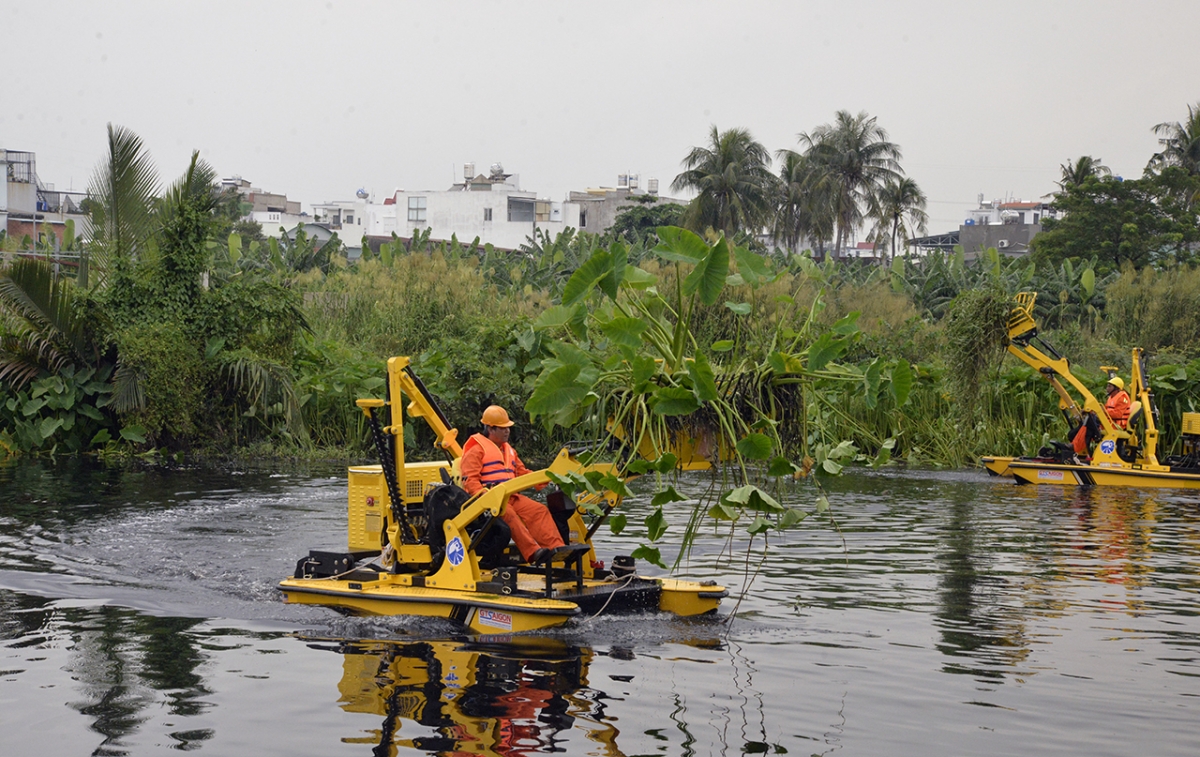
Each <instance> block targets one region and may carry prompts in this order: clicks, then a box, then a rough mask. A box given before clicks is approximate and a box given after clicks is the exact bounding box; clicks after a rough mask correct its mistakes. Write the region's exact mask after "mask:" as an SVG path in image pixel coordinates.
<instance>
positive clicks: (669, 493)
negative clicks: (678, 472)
mask: <svg viewBox="0 0 1200 757" xmlns="http://www.w3.org/2000/svg"><path fill="white" fill-rule="evenodd" d="M686 501H687V497H685V496H683V495H682V494H680V493H679V492H677V491H675V487H674V486H668V487H667V488H666V489H663V490H662V491H660V492H658V493H657V494H655V495H654V497H653V498H652V499H651V500H650V506H651V507H662V506H663V505H666V504H669V503H671V502H686Z"/></svg>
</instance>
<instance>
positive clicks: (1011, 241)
mask: <svg viewBox="0 0 1200 757" xmlns="http://www.w3.org/2000/svg"><path fill="white" fill-rule="evenodd" d="M1057 217H1058V212H1057V211H1056V210H1054V208H1052V207H1051V206H1050V204H1049V203H1046V202H1041V201H1034V202H1025V201H1022V200H985V199H983V195H982V194H981V195H979V206H978V207H976V208H973V209H971V210H969V211H967V217H966V219H965V220H963V222H962V225H960V226H959V227H958V230H957V231H951V232H947V233H945V234H935V235H932V236H928V237H918V238H916V239H910V240H908V243H909V244H910V245H911V246H913V247H915V248H917V249H918V250H922V251H931V250H941V251H943V252H949V251H951V250H953V249H954V247H955V246H956V245H958V246H961V247H962V249H963V253H964V257H965V259H966V260H974V259H976V258H978V257H979V256H980V255H981V254H982V253H983V252H984V251H985V250H987V249H988V248H990V247H995V248H996V251H997V252H999V253H1000V254H1001V255H1004V256H1007V257H1011V258H1015V257H1020V256H1022V255H1027V254H1029V243H1030V241H1032V240H1033V238H1034V237H1035V236H1037V235H1038V234H1039V233H1041V231H1042V221H1044V220H1045V219H1047V218H1057Z"/></svg>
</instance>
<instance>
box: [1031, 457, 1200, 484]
mask: <svg viewBox="0 0 1200 757" xmlns="http://www.w3.org/2000/svg"><path fill="white" fill-rule="evenodd" d="M1008 472H1009V473H1010V474H1011V475H1012V477H1013V478H1014V479H1016V481H1017V483H1018V484H1050V485H1052V486H1135V487H1140V488H1157V489H1200V474H1196V473H1174V472H1171V471H1169V470H1167V471H1154V470H1145V469H1138V468H1116V467H1105V466H1100V465H1063V464H1058V463H1039V462H1031V461H1023V460H1011V461H1010V462H1009V464H1008Z"/></svg>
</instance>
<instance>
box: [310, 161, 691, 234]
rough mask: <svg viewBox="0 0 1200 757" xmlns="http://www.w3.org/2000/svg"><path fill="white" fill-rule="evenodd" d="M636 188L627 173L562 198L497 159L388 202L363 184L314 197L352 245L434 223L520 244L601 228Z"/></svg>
mask: <svg viewBox="0 0 1200 757" xmlns="http://www.w3.org/2000/svg"><path fill="white" fill-rule="evenodd" d="M657 190H658V187H657V181H656V180H653V179H652V180H651V184H650V193H657ZM635 194H639V192H638V182H637V177H636V176H633V177H632V178H631V177H629V176H625V175H622V176H621V177H619V178H618V186H617V187H616V188H598V189H588V190H586V191H582V192H571V193H570V194H569V195H568V197H567V199H566V200H565V201H562V202H559V201H555V200H550V199H546V198H541V197H538V196H537V193H536V192H530V191H526V190H523V189H521V182H520V176H519V175H517V174H512V173H506V172H505V170H504V167H503V166H502V165H500V164H499V163H494V164H492V166H491V167H490V168H489V170H488V172H487V173H486V174H484V173H482V172H477V171H476V170H475V164H473V163H466V164H464V165H463V181H462V182H461V183H457V184H454V185H452V186H451V187H450V188H449V189H444V190H420V191H417V190H406V189H397V190H396V191H395V192H393V193H392V195H391V196H390V197H385V198H384V199H383V202H382V203H380V202H376V201H375V200H374V198H372V197H371V196H370V195H369V193H367V192H365V191H363V190H359V192H358V193H357V197H356V198H355V199H354V200H335V201H332V202H325V203H314V204H313V206H312V207H313V221H314V222H315V223H319V224H321V225H322V226H327V227H328V228H329V229H330V230H332V231H336V232H337V233H338V236H339V238H341V240H342V241H343V242H344V243H346V244H347V245H351V246H354V245H357V244H358V243H359V242H360V240H361V239H362V237H364V236H366V237H371V238H377V237H390V236H391V235H392V234H395V235H396V236H398V237H400V238H402V239H411V238H412V236H413V235H414V234H416V233H419V232H424V231H425V230H426V229H430V230H431V231H430V239H432V240H435V241H449V240H450V239H451V237H454V238H457V239H458V240H459V241H460V242H462V243H465V244H469V243H470V242H472V241H474V240H475V239H476V238H478V239H479V241H480V244H491V245H493V246H495V247H498V248H500V249H506V250H515V249H517V248H519V247H520V246H521V245H523V244H525V243H526V242H527V241H528V239H529V238H530V237H532V236H533V235H534V232H535V230H537V231H542V232H545V233H547V234H550V236H552V237H553V236H556V235H557V234H559V233H560V232H562V231H565V230H566V229H568V228H575V229H580V230H583V231H588V232H592V233H597V234H598V233H602V232H604V231H606V230H607V229H609V228H610V227H611V226H612V224H613V221H614V219H615V218H616V216H617V214H618V213H619V212H620V211H621V210H622V209H623V208H625V207H628V206H630V205H632V204H633V203H632V202H631V201H630V197H631V196H632V195H635ZM664 199H666V198H664ZM666 201H668V202H678V201H676V200H666Z"/></svg>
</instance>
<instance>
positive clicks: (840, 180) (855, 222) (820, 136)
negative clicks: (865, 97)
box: [798, 110, 904, 250]
mask: <svg viewBox="0 0 1200 757" xmlns="http://www.w3.org/2000/svg"><path fill="white" fill-rule="evenodd" d="M798 138H799V140H800V144H801V145H802V146H803V147H804V148H805V155H807V156H808V158H809V160H811V161H813V163H814V164H816V165H817V166H818V167H819V170H821V171H822V172H823V173H824V174H826V176H827V177H828V178H829V180H831V181H832V182H833V185H834V187H835V188H836V193H837V194H836V200H835V203H836V205H835V207H836V211H837V238H836V241H835V245H836V246H835V249H838V250H840V249H842V247H843V246H844V245H845V243H846V241H847V240H848V239H849V238H850V235H851V233H852V232H853V231H854V230H855V229H857V228H858V227H859V225H860V224H861V223H862V219H863V215H864V213H865V212H866V210H868V209H869V208H870V207H871V203H872V201H873V200H872V198H873V197H874V195H875V194H876V193H877V192H878V191H879V189H880V188H881V187H882V186H883V185H884V184H885V183H886V182H888V181H898V180H899V179H900V176H901V175H902V174H903V173H904V171H903V170H902V169H901V168H900V147H899V146H898V145H896V144H894V143H892V142H889V141H888V134H887V131H885V130H884V129H883V127H881V126H880V125H879V124H878V123H876V119H875V117H874V116H869V115H867V113H866V112H865V111H863V112H860V113H859V114H858V115H857V116H854V115H851V114H850V112H849V111H846V110H839V111H838V112H837V114H836V115H835V116H834V122H833V123H832V124H823V125H821V126H818V127H817V128H816V129H813V131H812V133H801V134H799V135H798Z"/></svg>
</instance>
